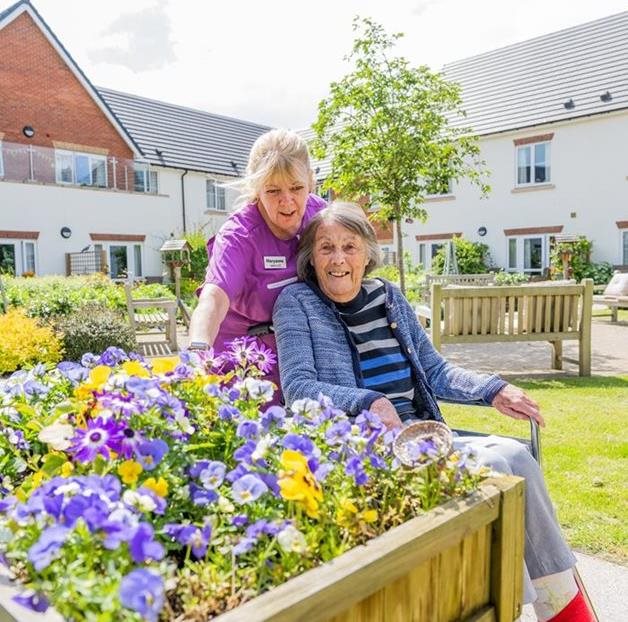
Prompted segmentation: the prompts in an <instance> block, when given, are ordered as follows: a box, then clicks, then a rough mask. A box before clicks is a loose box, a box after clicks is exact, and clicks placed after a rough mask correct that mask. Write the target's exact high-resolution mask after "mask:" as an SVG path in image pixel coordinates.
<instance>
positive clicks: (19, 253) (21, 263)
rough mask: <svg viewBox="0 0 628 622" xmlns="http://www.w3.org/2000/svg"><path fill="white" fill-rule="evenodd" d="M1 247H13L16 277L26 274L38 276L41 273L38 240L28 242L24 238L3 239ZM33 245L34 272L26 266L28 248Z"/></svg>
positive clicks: (0, 242)
mask: <svg viewBox="0 0 628 622" xmlns="http://www.w3.org/2000/svg"><path fill="white" fill-rule="evenodd" d="M0 245H2V246H5V245H6V246H13V263H14V270H15V276H21V275H23V274H24V273H26V272H32V273H33V274H38V271H39V253H38V249H37V240H30V239H28V240H26V239H22V238H1V239H0ZM31 245H32V250H33V262H32V270H31V269H28V268H30V267H31V266H27V265H26V263H27V262H26V257H27V255H26V247H27V246H31Z"/></svg>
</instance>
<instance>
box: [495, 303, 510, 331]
mask: <svg viewBox="0 0 628 622" xmlns="http://www.w3.org/2000/svg"><path fill="white" fill-rule="evenodd" d="M506 302H507V301H506V298H503V297H500V298H499V320H498V322H497V332H499V333H505V332H507V331H508V328H507V327H506Z"/></svg>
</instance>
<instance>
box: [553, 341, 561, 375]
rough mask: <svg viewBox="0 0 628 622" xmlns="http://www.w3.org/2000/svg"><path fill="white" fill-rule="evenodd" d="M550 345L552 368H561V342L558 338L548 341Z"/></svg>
mask: <svg viewBox="0 0 628 622" xmlns="http://www.w3.org/2000/svg"><path fill="white" fill-rule="evenodd" d="M550 344H551V345H552V369H562V368H563V342H562V341H560V340H556V341H550Z"/></svg>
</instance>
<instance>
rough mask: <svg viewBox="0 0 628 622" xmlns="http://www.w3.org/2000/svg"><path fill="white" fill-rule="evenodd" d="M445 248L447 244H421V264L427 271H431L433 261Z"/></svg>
mask: <svg viewBox="0 0 628 622" xmlns="http://www.w3.org/2000/svg"><path fill="white" fill-rule="evenodd" d="M443 246H445V242H422V243H421V244H419V264H421V265H422V266H423V268H424V269H425V270H429V269H430V268H431V267H432V259H433V258H434V257H435V256H436V254H437V253H438V251H439V250H440V249H441V248H443Z"/></svg>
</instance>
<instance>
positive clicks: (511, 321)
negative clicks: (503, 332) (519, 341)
mask: <svg viewBox="0 0 628 622" xmlns="http://www.w3.org/2000/svg"><path fill="white" fill-rule="evenodd" d="M516 300H517V299H516V298H515V297H514V296H508V334H509V335H514V334H515V305H516V302H515V301H516Z"/></svg>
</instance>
